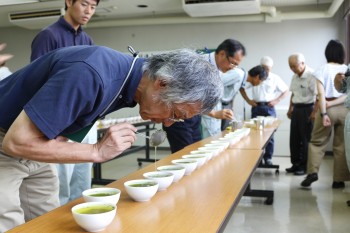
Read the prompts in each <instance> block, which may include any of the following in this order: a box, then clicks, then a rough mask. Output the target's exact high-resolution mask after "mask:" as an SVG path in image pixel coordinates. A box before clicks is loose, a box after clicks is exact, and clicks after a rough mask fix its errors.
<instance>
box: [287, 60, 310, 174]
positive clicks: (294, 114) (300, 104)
mask: <svg viewBox="0 0 350 233" xmlns="http://www.w3.org/2000/svg"><path fill="white" fill-rule="evenodd" d="M288 62H289V67H290V69H291V70H292V71H293V72H294V75H293V77H292V82H291V84H290V91H291V92H292V96H291V98H290V104H289V110H288V113H287V116H288V118H289V119H291V123H290V141H289V146H290V159H291V163H292V167H290V168H287V169H286V172H287V173H294V175H298V176H300V175H304V174H305V172H306V167H307V151H308V146H309V141H310V138H311V132H312V125H313V120H314V118H315V113H316V111H317V109H316V106H317V104H316V105H315V101H316V94H317V88H316V80H315V78H314V76H313V70H312V69H311V68H309V67H308V66H306V65H305V57H304V55H303V54H301V53H296V54H292V55H290V56H289V58H288ZM314 106H315V108H314Z"/></svg>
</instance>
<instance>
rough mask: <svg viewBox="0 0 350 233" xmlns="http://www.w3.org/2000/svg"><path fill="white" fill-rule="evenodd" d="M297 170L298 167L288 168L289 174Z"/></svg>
mask: <svg viewBox="0 0 350 233" xmlns="http://www.w3.org/2000/svg"><path fill="white" fill-rule="evenodd" d="M296 170H297V168H296V166H294V165H293V166H291V167H290V168H286V172H287V173H293V172H295V171H296Z"/></svg>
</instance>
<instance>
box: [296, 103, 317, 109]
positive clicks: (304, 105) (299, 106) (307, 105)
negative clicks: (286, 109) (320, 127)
mask: <svg viewBox="0 0 350 233" xmlns="http://www.w3.org/2000/svg"><path fill="white" fill-rule="evenodd" d="M293 106H294V108H307V107H312V106H314V103H310V104H293Z"/></svg>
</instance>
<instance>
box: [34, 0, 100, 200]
mask: <svg viewBox="0 0 350 233" xmlns="http://www.w3.org/2000/svg"><path fill="white" fill-rule="evenodd" d="M98 3H99V0H79V1H78V0H70V1H67V0H66V1H65V10H66V12H65V14H64V16H61V17H60V18H59V19H58V21H57V22H55V23H54V24H52V25H50V26H48V27H46V28H44V29H43V30H41V31H40V32H39V33H38V34H37V35H36V37H35V38H34V40H33V42H32V54H31V57H30V60H31V61H33V60H35V59H37V58H38V57H41V56H42V55H45V54H46V53H48V52H50V51H52V50H55V49H58V48H63V47H68V46H75V45H93V44H94V43H93V41H92V39H91V37H90V36H89V35H88V34H87V33H85V32H84V31H83V29H82V25H86V24H87V23H88V22H89V20H90V18H91V17H92V16H93V14H94V13H95V9H96V7H97V5H98ZM96 141H97V127H96V125H94V126H93V127H92V128H91V129H90V132H89V133H88V134H87V135H86V137H85V138H84V140H83V141H82V143H90V144H94V143H96ZM91 168H92V163H79V164H57V172H58V178H59V181H60V191H59V197H60V203H61V205H64V204H66V203H67V202H69V201H71V200H74V199H76V198H78V197H81V194H82V192H83V191H84V190H86V189H89V188H91Z"/></svg>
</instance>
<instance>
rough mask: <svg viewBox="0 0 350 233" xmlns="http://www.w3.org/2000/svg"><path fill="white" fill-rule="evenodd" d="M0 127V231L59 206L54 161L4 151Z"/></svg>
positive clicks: (2, 134) (2, 133)
mask: <svg viewBox="0 0 350 233" xmlns="http://www.w3.org/2000/svg"><path fill="white" fill-rule="evenodd" d="M4 136H5V133H4V132H2V131H0V232H1V233H2V232H5V231H7V230H10V229H11V228H14V227H16V226H18V225H20V224H23V223H24V222H26V221H29V220H31V219H33V218H35V217H38V216H40V215H42V214H44V213H46V212H48V211H50V210H52V209H54V208H57V207H58V206H59V199H58V178H57V171H56V167H55V165H54V164H48V163H40V162H35V161H31V160H26V159H20V158H14V157H10V156H8V155H5V154H4V152H3V150H2V141H3V138H4Z"/></svg>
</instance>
